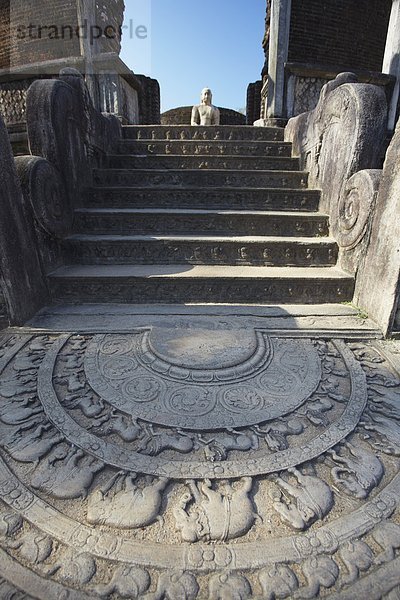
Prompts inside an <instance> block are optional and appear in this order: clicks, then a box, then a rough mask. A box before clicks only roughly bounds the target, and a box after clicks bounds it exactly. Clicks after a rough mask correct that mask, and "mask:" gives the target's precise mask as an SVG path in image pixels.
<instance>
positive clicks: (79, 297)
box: [49, 265, 354, 304]
mask: <svg viewBox="0 0 400 600" xmlns="http://www.w3.org/2000/svg"><path fill="white" fill-rule="evenodd" d="M49 286H50V290H51V294H52V297H53V300H54V301H56V302H65V303H75V302H90V303H99V302H100V303H104V302H116V303H123V304H126V303H130V304H137V303H142V304H146V303H151V304H171V303H172V304H176V303H187V302H197V303H237V304H325V303H334V302H344V301H350V300H351V299H352V295H353V289H354V281H353V279H352V278H351V277H350V276H349V275H348V274H346V273H344V272H343V271H341V270H340V269H337V268H336V267H321V268H319V267H317V268H307V267H248V266H240V267H232V266H219V265H214V266H189V265H169V266H167V265H164V266H163V265H157V266H131V265H119V266H116V265H101V266H93V265H69V266H66V267H62V268H60V269H58V270H57V271H55V272H53V273H51V274H50V275H49Z"/></svg>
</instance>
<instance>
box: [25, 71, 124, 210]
mask: <svg viewBox="0 0 400 600" xmlns="http://www.w3.org/2000/svg"><path fill="white" fill-rule="evenodd" d="M26 116H27V128H28V139H29V146H30V151H31V153H32V154H33V155H36V156H41V157H43V158H45V159H47V160H48V161H49V162H50V163H51V164H52V165H53V166H54V168H55V169H56V171H57V172H58V173H59V174H60V177H61V180H62V182H63V185H64V187H65V190H66V193H67V201H68V202H69V204H70V207H71V208H72V207H73V206H75V205H76V204H77V203H78V202H79V197H80V191H81V190H82V189H83V188H84V187H86V186H87V185H90V183H91V176H92V168H93V167H96V166H98V165H99V164H101V161H102V159H103V157H104V156H105V155H106V154H107V152H110V151H111V150H112V148H113V146H114V144H115V143H116V142H117V140H118V139H119V138H120V136H121V125H120V122H119V121H118V119H117V118H116V117H114V116H110V115H108V116H105V115H102V114H101V113H99V112H98V111H97V110H96V109H95V108H94V106H93V103H92V100H91V98H90V95H89V91H88V88H87V86H86V84H85V81H84V79H83V77H82V75H81V74H80V73H79V71H76V70H75V69H70V68H67V69H63V70H62V71H61V73H60V78H59V79H44V80H38V81H35V82H34V83H33V84H32V85H31V87H30V88H29V91H28V97H27V109H26Z"/></svg>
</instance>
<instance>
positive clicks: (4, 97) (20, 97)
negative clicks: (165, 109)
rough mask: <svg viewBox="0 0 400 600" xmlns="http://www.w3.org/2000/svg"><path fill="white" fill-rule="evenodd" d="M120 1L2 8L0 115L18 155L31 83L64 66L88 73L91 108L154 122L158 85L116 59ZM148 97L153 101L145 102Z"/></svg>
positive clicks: (10, 1)
mask: <svg viewBox="0 0 400 600" xmlns="http://www.w3.org/2000/svg"><path fill="white" fill-rule="evenodd" d="M123 14H124V2H123V0H101V1H100V0H85V1H83V0H73V2H67V1H66V0H38V1H37V2H35V3H33V4H32V5H31V6H28V5H27V3H26V2H23V1H22V0H7V1H6V0H5V1H3V2H1V4H0V22H1V23H2V28H3V33H4V35H2V37H1V42H0V110H1V113H2V114H3V117H4V118H5V121H6V123H7V125H8V128H9V131H10V132H11V133H12V141H13V143H14V145H15V147H16V148H17V149H18V150H20V153H21V152H22V153H23V152H24V151H26V145H25V147H24V144H23V143H22V145H21V148H18V142H21V141H22V142H24V140H25V136H24V134H25V130H26V127H25V123H26V95H27V90H28V88H29V86H30V85H31V83H32V82H33V81H35V80H36V79H40V78H43V77H49V76H52V77H57V76H58V73H59V72H60V69H61V68H63V67H73V68H76V69H78V70H79V71H80V72H81V73H84V74H86V75H87V76H88V77H89V79H88V83H89V91H90V94H91V96H92V99H93V102H94V105H95V107H96V108H97V109H98V110H100V111H102V112H108V113H111V114H115V115H116V116H118V117H119V118H120V119H122V120H123V121H124V122H128V123H153V122H154V123H158V122H159V119H160V101H159V97H160V92H159V88H158V83H157V82H156V81H154V80H152V79H150V78H146V77H137V76H136V75H135V74H134V73H133V72H132V71H131V70H130V69H129V68H128V67H127V66H126V65H125V64H124V63H123V62H122V61H121V60H120V58H119V52H120V48H121V35H122V33H121V26H122V23H123ZM150 98H152V102H150V101H149V99H150Z"/></svg>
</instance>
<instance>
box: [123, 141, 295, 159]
mask: <svg viewBox="0 0 400 600" xmlns="http://www.w3.org/2000/svg"><path fill="white" fill-rule="evenodd" d="M118 152H119V153H120V154H164V155H172V156H186V155H187V154H188V155H190V154H192V155H198V156H259V157H262V156H287V157H290V156H291V155H292V144H291V143H290V142H252V141H247V142H240V141H232V140H231V141H229V140H227V141H219V140H208V141H203V142H201V141H197V140H189V141H181V140H169V141H166V140H136V141H135V140H122V141H121V142H120V143H119V145H118Z"/></svg>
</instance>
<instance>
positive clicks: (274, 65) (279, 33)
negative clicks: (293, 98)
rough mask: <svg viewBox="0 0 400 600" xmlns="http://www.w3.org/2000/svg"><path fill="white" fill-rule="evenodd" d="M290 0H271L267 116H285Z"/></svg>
mask: <svg viewBox="0 0 400 600" xmlns="http://www.w3.org/2000/svg"><path fill="white" fill-rule="evenodd" d="M291 8H292V0H271V25H270V27H271V29H270V38H269V59H268V99H267V114H266V117H267V118H279V117H285V115H284V91H285V62H286V61H287V58H288V49H289V33H290V15H291Z"/></svg>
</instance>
